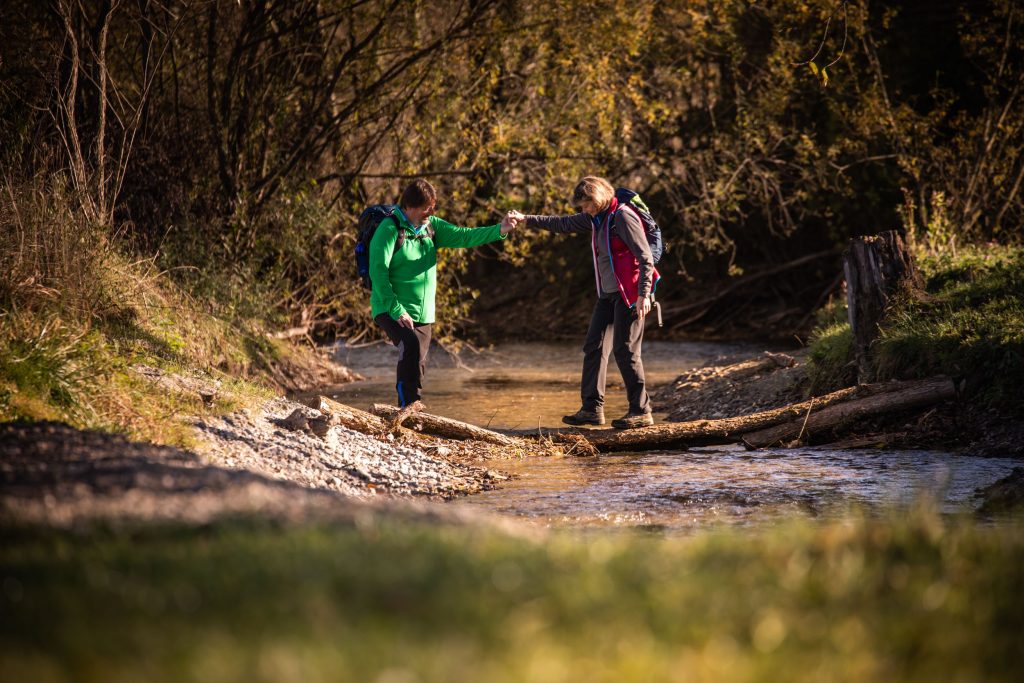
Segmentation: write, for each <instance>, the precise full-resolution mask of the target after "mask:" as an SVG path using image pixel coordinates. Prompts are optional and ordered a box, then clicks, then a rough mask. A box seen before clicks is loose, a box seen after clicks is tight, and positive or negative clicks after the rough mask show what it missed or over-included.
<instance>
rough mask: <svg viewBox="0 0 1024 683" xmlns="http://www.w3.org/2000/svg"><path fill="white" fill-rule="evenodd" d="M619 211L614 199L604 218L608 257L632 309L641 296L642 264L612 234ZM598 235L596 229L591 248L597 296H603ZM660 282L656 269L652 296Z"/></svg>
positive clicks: (617, 202)
mask: <svg viewBox="0 0 1024 683" xmlns="http://www.w3.org/2000/svg"><path fill="white" fill-rule="evenodd" d="M623 208H627V207H623ZM618 210H619V200H617V199H615V198H612V203H611V205H610V206H609V207H608V212H607V213H606V214H605V218H604V239H606V240H608V245H607V246H608V255H609V257H610V259H611V262H612V272H613V273H614V274H615V282H616V284H618V286H619V293H620V294H621V295H622V300H623V301H625V302H626V305H627V306H629V307H630V308H632V307H633V306H636V300H637V299H638V298H639V294H640V262H639V261H638V260H637V258H636V256H634V255H633V252H632V251H630V250H629V247H628V246H626V243H625V242H623V241H622V240H621V239H619V238H618V237H616V236H613V235H612V234H611V231H612V221H614V220H615V213H616V212H617V211H618ZM597 233H598V229H597V227H595V228H594V231H593V232H592V233H591V238H590V248H591V250H592V252H593V256H594V279H595V281H596V283H597V295H598V296H601V295H602V294H603V293H604V289H603V288H602V287H601V270H600V268H598V265H597V258H598V257H597ZM659 280H661V275H660V274H658V269H657V268H655V269H654V274H653V275H652V276H651V294H654V290H655V289H657V287H658V281H659Z"/></svg>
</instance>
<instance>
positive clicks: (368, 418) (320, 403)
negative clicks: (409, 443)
mask: <svg viewBox="0 0 1024 683" xmlns="http://www.w3.org/2000/svg"><path fill="white" fill-rule="evenodd" d="M302 403H303V404H304V405H306V406H309V407H310V408H315V409H317V410H319V411H320V412H321V413H323V414H324V415H326V416H328V419H329V422H330V424H332V425H335V424H338V425H341V426H342V427H348V428H349V429H351V430H353V431H357V432H362V433H363V434H387V433H388V431H389V430H390V427H391V425H390V424H389V423H388V422H387V421H386V420H383V419H381V418H379V417H377V416H376V415H373V414H371V413H368V412H366V411H365V410H359V409H358V408H353V407H352V406H347V405H345V404H344V403H338V402H337V401H334V400H332V399H329V398H327V397H326V396H313V397H311V398H309V399H306V400H304V401H302Z"/></svg>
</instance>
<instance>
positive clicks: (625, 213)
mask: <svg viewBox="0 0 1024 683" xmlns="http://www.w3.org/2000/svg"><path fill="white" fill-rule="evenodd" d="M614 227H615V234H616V235H617V236H618V238H619V239H620V240H622V241H623V242H625V243H626V246H627V247H629V250H630V251H631V252H633V256H635V257H636V260H637V261H639V263H640V280H639V282H638V283H637V290H638V296H640V297H645V296H649V295H650V293H651V283H652V282H653V281H654V257H653V256H652V255H651V245H650V244H648V243H647V235H645V234H644V224H643V223H641V222H640V218H639V217H638V216H637V215H636V214H635V213H633V211H631V210H630V209H628V208H623V209H621V210H619V211H617V212H616V214H615V222H614Z"/></svg>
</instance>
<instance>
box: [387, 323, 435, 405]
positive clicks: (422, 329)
mask: <svg viewBox="0 0 1024 683" xmlns="http://www.w3.org/2000/svg"><path fill="white" fill-rule="evenodd" d="M373 321H374V322H375V323H377V324H378V325H379V326H380V327H381V329H383V330H384V332H386V333H387V335H388V338H389V339H391V343H392V344H394V345H395V346H397V347H398V373H397V375H398V376H397V379H396V382H395V389H396V390H397V391H398V405H399V406H400V407H402V408H404V407H405V406H407V405H409V404H410V403H412V402H413V401H418V400H420V390H421V389H422V388H423V375H424V374H425V373H426V371H427V351H429V350H430V331H431V326H430V323H414V327H413V329H411V330H410V329H409V328H408V327H402V326H401V325H399V324H398V323H397V322H396V321H395V319H394V318H392V317H391V316H390V315H389V314H387V313H381V314H380V315H378V316H377V317H376V318H374V319H373Z"/></svg>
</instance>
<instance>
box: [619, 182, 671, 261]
mask: <svg viewBox="0 0 1024 683" xmlns="http://www.w3.org/2000/svg"><path fill="white" fill-rule="evenodd" d="M615 198H616V199H617V200H619V206H620V207H622V206H626V207H629V208H630V209H632V210H633V213H635V214H636V215H637V217H638V218H639V219H640V222H641V223H642V224H643V226H644V234H645V235H646V236H647V243H648V244H649V245H651V256H652V257H653V258H654V262H655V263H657V262H658V261H660V260H661V257H662V255H663V254H664V253H665V242H664V241H663V240H662V239H661V227H660V226H659V225H658V222H657V221H656V220H654V217H653V216H651V210H650V209H648V208H647V205H646V204H644V200H642V199H640V195H638V194H637V193H636V192H633V190H627V189H626V188H624V187H620V188H618V189H616V190H615Z"/></svg>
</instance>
